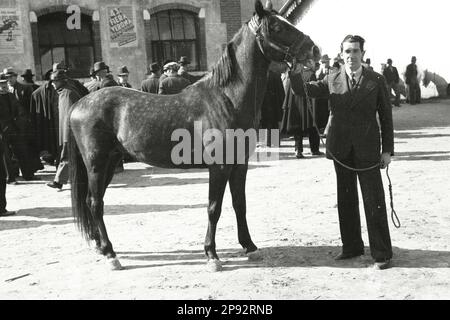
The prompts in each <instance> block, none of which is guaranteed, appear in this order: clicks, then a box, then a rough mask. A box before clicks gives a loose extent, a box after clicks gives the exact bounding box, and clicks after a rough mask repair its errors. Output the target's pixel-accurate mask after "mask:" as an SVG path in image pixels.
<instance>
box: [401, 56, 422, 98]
mask: <svg viewBox="0 0 450 320" xmlns="http://www.w3.org/2000/svg"><path fill="white" fill-rule="evenodd" d="M416 61H417V59H416V57H414V56H413V57H412V58H411V64H409V65H408V66H407V67H406V71H405V84H406V94H407V97H406V103H410V104H412V105H414V104H416V103H420V98H421V92H420V83H419V77H418V76H419V72H418V70H417V65H416Z"/></svg>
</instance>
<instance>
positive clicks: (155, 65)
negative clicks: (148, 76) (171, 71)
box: [150, 62, 161, 72]
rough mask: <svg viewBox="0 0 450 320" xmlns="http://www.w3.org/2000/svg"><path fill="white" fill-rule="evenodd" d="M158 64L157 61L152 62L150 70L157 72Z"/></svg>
mask: <svg viewBox="0 0 450 320" xmlns="http://www.w3.org/2000/svg"><path fill="white" fill-rule="evenodd" d="M160 69H161V68H160V66H159V64H158V63H156V62H154V63H152V64H151V65H150V71H151V72H158V71H159V70H160Z"/></svg>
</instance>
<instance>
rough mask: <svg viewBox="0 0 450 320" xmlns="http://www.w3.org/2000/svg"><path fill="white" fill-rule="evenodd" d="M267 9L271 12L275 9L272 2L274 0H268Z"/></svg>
mask: <svg viewBox="0 0 450 320" xmlns="http://www.w3.org/2000/svg"><path fill="white" fill-rule="evenodd" d="M265 9H266V10H267V11H269V12H272V10H273V4H272V1H271V0H267V2H266V8H265Z"/></svg>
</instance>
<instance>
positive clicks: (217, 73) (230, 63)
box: [208, 18, 269, 87]
mask: <svg viewBox="0 0 450 320" xmlns="http://www.w3.org/2000/svg"><path fill="white" fill-rule="evenodd" d="M268 20H269V19H264V18H263V19H262V21H261V29H262V32H263V33H264V34H268V30H269V24H268ZM248 28H249V27H248V22H247V23H245V24H244V25H243V26H242V27H241V29H240V30H239V31H238V32H237V33H236V34H235V35H234V37H233V39H231V40H230V41H229V42H228V43H227V45H226V47H225V49H224V51H223V53H222V56H221V57H220V59H219V61H218V62H217V63H216V64H215V65H214V67H213V68H212V70H211V76H210V77H208V80H209V81H210V82H209V85H210V86H211V87H224V86H226V85H227V84H228V83H229V82H230V81H231V79H232V78H233V76H235V75H236V71H237V70H236V56H235V48H236V46H237V45H238V44H239V42H240V41H241V40H242V37H241V35H242V33H243V32H244V30H245V29H248Z"/></svg>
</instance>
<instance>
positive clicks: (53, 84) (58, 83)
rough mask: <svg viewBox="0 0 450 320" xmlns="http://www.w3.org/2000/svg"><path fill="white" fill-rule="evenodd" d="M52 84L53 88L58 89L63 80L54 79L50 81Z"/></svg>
mask: <svg viewBox="0 0 450 320" xmlns="http://www.w3.org/2000/svg"><path fill="white" fill-rule="evenodd" d="M52 86H53V88H55V90H58V89H59V88H61V87H62V86H63V81H61V80H54V81H52Z"/></svg>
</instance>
